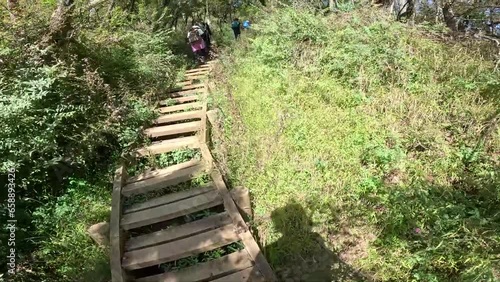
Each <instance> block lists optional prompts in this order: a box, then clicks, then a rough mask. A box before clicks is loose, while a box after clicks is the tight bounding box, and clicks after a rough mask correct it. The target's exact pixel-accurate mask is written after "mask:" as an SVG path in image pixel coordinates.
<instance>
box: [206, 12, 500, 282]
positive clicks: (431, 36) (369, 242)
mask: <svg viewBox="0 0 500 282" xmlns="http://www.w3.org/2000/svg"><path fill="white" fill-rule="evenodd" d="M254 28H255V31H254V32H255V36H253V37H252V38H250V39H247V40H244V41H242V42H240V43H239V44H237V47H234V52H232V51H231V52H227V53H226V55H225V56H224V58H223V72H225V75H224V76H222V74H223V72H220V73H219V75H221V78H220V81H219V83H218V91H219V93H220V94H221V95H219V96H218V98H217V99H216V101H215V104H216V105H218V106H219V107H220V108H221V109H222V115H223V123H224V130H225V132H226V140H225V145H226V146H227V148H226V149H227V152H228V153H227V156H225V157H226V159H227V166H228V170H229V176H230V178H231V181H232V182H235V183H240V184H243V185H244V186H245V187H248V188H249V189H250V191H251V194H252V196H253V202H254V206H255V207H254V208H255V213H256V222H255V224H256V225H257V229H258V231H259V232H258V234H259V237H260V241H261V243H262V245H263V247H264V250H265V253H266V256H267V258H268V259H269V261H270V263H271V264H272V266H273V267H274V268H275V269H276V271H277V273H278V276H280V277H281V278H283V279H284V278H286V277H292V278H294V279H296V278H295V277H297V275H299V277H302V279H303V280H302V281H307V279H313V278H311V277H314V276H304V275H309V274H308V273H307V272H309V271H310V269H313V268H314V266H315V265H317V264H323V265H325V267H324V268H326V269H327V272H329V273H327V274H326V275H330V276H334V277H336V279H340V277H347V278H348V279H353V280H354V279H356V277H357V278H359V279H374V280H377V281H495V280H498V279H500V265H499V259H500V257H499V253H500V213H499V212H498V207H499V206H500V175H499V171H500V160H499V156H500V154H499V153H500V135H499V129H498V120H499V112H498V109H499V106H500V104H499V101H500V97H499V93H500V80H499V77H500V74H499V72H498V70H494V64H493V63H492V62H491V60H488V59H487V58H484V57H482V56H481V54H482V53H481V52H480V50H479V47H477V46H478V44H469V45H468V46H467V47H465V46H464V44H462V43H454V42H445V41H444V40H442V39H440V38H443V36H442V35H441V34H440V33H439V32H438V31H434V30H433V29H432V28H431V29H429V28H425V27H423V26H417V27H415V28H410V27H408V26H406V25H403V24H400V23H396V22H392V21H391V20H390V19H388V18H385V17H384V16H382V15H379V14H377V13H376V12H374V11H373V10H360V11H353V12H350V13H337V14H334V15H330V16H328V17H319V16H315V15H313V13H310V12H308V11H297V10H293V9H283V10H279V11H276V12H273V13H272V14H265V15H264V16H261V18H260V19H259V22H258V23H255V24H254ZM318 234H319V238H318V236H316V235H318ZM318 242H319V243H318ZM320 245H322V246H324V247H325V250H327V253H328V255H327V258H326V259H325V258H321V257H318V256H316V257H314V256H315V253H314V252H315V249H317V247H318V246H320ZM328 257H329V258H330V259H328ZM302 262H307V263H309V264H305V265H304V266H303V267H301V266H300V264H302ZM297 263H299V264H297ZM295 269H298V274H297V271H295ZM347 272H350V273H347ZM304 273H305V274H304ZM353 273H356V274H355V275H354V274H353ZM351 274H352V275H351ZM300 275H302V276H300ZM310 275H316V274H314V273H311V274H310ZM322 275H324V273H323V274H322ZM342 275H345V276H342ZM304 277H306V278H304ZM317 277H319V276H317ZM322 277H323V278H318V279H319V280H309V281H331V280H327V279H331V277H330V278H325V277H324V276H322ZM360 277H361V278H360ZM304 279H306V280H304ZM323 279H326V280H323ZM335 281H337V280H335Z"/></svg>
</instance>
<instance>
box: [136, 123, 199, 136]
mask: <svg viewBox="0 0 500 282" xmlns="http://www.w3.org/2000/svg"><path fill="white" fill-rule="evenodd" d="M200 128H201V122H199V121H190V122H184V123H178V124H171V125H162V126H156V127H151V128H148V129H146V130H144V134H146V135H147V136H149V137H153V138H154V137H162V136H168V135H176V134H183V133H190V132H196V131H198V130H200Z"/></svg>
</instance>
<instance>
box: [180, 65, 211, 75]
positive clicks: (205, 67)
mask: <svg viewBox="0 0 500 282" xmlns="http://www.w3.org/2000/svg"><path fill="white" fill-rule="evenodd" d="M200 71H210V66H208V65H203V66H200V67H197V68H195V69H191V70H187V71H186V72H185V73H186V74H187V73H193V72H200Z"/></svg>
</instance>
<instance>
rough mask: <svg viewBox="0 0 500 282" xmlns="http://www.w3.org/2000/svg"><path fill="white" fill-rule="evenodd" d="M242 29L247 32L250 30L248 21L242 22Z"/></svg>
mask: <svg viewBox="0 0 500 282" xmlns="http://www.w3.org/2000/svg"><path fill="white" fill-rule="evenodd" d="M243 29H245V30H249V29H250V21H249V20H246V21H244V22H243Z"/></svg>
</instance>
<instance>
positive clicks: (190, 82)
mask: <svg viewBox="0 0 500 282" xmlns="http://www.w3.org/2000/svg"><path fill="white" fill-rule="evenodd" d="M192 83H193V81H192V80H183V81H178V82H177V83H176V84H175V86H177V87H184V86H189V85H191V84H192Z"/></svg>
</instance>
